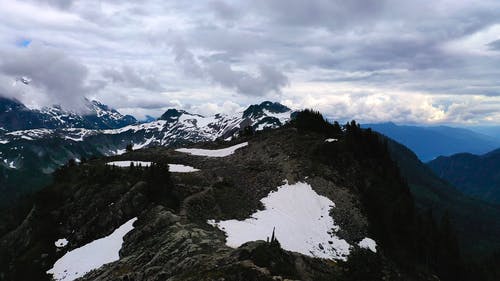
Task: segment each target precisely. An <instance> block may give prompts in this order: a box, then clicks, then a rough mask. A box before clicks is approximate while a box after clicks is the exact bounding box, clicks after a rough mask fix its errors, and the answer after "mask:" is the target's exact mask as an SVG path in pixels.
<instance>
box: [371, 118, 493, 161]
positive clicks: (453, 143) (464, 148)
mask: <svg viewBox="0 0 500 281" xmlns="http://www.w3.org/2000/svg"><path fill="white" fill-rule="evenodd" d="M362 126H363V127H365V128H372V129H373V130H375V131H377V132H380V133H382V134H384V135H386V136H388V137H390V138H392V139H394V140H396V141H398V142H400V143H402V144H404V145H405V146H407V147H408V148H410V149H411V150H413V151H414V152H415V153H416V154H417V156H418V157H419V159H420V160H422V161H424V162H428V161H431V160H433V159H435V158H436V157H439V156H450V155H453V154H456V153H462V152H468V153H473V154H483V153H487V152H488V151H491V150H494V149H497V148H499V147H500V139H499V138H494V137H492V136H488V135H485V134H482V133H479V132H475V131H472V130H470V129H466V128H455V127H448V126H428V127H422V126H408V125H396V124H394V123H392V122H389V123H378V124H364V125H362Z"/></svg>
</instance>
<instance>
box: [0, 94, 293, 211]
mask: <svg viewBox="0 0 500 281" xmlns="http://www.w3.org/2000/svg"><path fill="white" fill-rule="evenodd" d="M106 108H107V107H106V106H103V105H100V104H97V103H96V107H95V110H96V112H98V113H99V112H103V113H101V116H108V115H106V114H105V113H107V112H109V111H106V110H104V109H106ZM249 108H252V112H254V113H252V114H250V113H245V112H247V111H248V110H247V111H245V112H243V113H238V114H235V115H225V114H217V115H214V116H208V117H204V116H201V115H197V114H191V113H188V112H186V111H182V110H176V109H169V110H167V111H166V112H165V114H163V115H162V116H161V117H160V118H159V119H158V120H156V121H152V122H149V123H142V124H136V125H128V126H124V127H121V128H118V129H106V130H91V129H85V128H63V129H46V128H44V129H31V130H21V131H3V132H0V182H1V183H2V191H4V192H3V195H4V196H3V198H2V200H0V205H2V203H3V204H5V203H6V202H9V201H12V198H13V196H9V194H16V196H17V195H18V194H23V193H26V192H27V191H29V190H33V189H37V188H39V187H41V186H40V185H38V184H35V183H32V182H31V181H32V180H31V178H32V179H33V180H35V179H36V180H37V182H40V183H46V182H47V181H48V177H49V174H50V173H51V172H53V171H54V170H55V169H57V168H58V167H60V166H61V165H63V164H64V163H66V162H67V161H68V160H69V159H81V158H89V157H96V156H103V155H115V154H122V153H124V152H125V147H126V146H127V145H128V144H133V149H139V148H143V147H151V146H176V145H183V144H187V143H194V142H207V141H214V140H216V139H230V138H232V137H233V136H235V135H236V134H238V133H239V132H240V131H242V130H243V129H245V128H252V131H255V130H257V131H258V130H264V129H270V128H276V127H279V126H282V125H283V124H285V122H286V121H287V120H288V119H289V117H290V114H291V110H290V109H289V108H287V107H285V106H283V105H279V104H276V103H270V102H264V103H262V104H260V105H252V106H250V107H249ZM99 110H101V111H99ZM31 174H33V175H35V174H36V175H37V177H30V178H25V177H23V176H22V175H31Z"/></svg>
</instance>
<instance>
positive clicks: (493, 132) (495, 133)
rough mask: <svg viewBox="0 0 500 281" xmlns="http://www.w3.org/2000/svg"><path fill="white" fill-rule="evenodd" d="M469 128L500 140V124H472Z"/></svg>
mask: <svg viewBox="0 0 500 281" xmlns="http://www.w3.org/2000/svg"><path fill="white" fill-rule="evenodd" d="M466 128H467V129H469V130H471V131H474V132H477V133H480V134H483V135H487V136H490V137H492V138H494V139H497V140H500V126H471V127H466Z"/></svg>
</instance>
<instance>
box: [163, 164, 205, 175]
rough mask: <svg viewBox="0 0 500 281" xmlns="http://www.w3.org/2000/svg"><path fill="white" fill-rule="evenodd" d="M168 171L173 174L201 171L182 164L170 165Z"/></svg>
mask: <svg viewBox="0 0 500 281" xmlns="http://www.w3.org/2000/svg"><path fill="white" fill-rule="evenodd" d="M168 170H169V171H170V172H171V173H190V172H197V171H199V170H198V169H195V168H193V167H191V166H186V165H181V164H168Z"/></svg>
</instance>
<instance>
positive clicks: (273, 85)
mask: <svg viewBox="0 0 500 281" xmlns="http://www.w3.org/2000/svg"><path fill="white" fill-rule="evenodd" d="M207 73H208V74H209V76H210V78H211V79H212V80H213V81H215V82H217V83H219V84H221V85H223V86H226V87H229V88H233V89H235V90H236V91H237V92H239V93H242V94H247V95H253V96H264V95H266V94H267V93H270V92H275V93H280V92H281V88H282V87H284V86H286V85H288V83H289V82H288V78H287V77H286V76H285V75H284V74H283V73H281V72H279V71H278V70H277V69H276V68H274V67H272V66H269V65H260V66H259V71H258V74H257V75H251V74H249V73H246V72H243V71H237V70H233V69H232V68H231V66H230V65H229V64H225V63H221V62H218V63H213V64H210V65H209V66H208V69H207Z"/></svg>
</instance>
